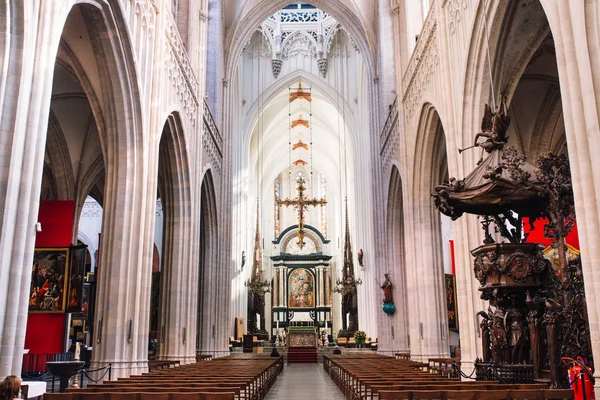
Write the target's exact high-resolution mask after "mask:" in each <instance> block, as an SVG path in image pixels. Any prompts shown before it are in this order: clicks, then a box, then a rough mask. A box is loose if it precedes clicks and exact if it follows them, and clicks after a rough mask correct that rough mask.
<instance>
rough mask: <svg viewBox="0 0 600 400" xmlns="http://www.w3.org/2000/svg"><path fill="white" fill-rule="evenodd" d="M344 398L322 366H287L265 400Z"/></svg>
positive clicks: (331, 399)
mask: <svg viewBox="0 0 600 400" xmlns="http://www.w3.org/2000/svg"><path fill="white" fill-rule="evenodd" d="M343 398H344V396H342V393H341V392H340V391H339V389H338V388H337V387H336V386H335V384H334V383H333V381H332V380H331V378H329V376H327V373H326V372H325V371H324V370H323V368H322V366H321V364H287V365H286V366H285V368H284V369H283V372H282V373H281V374H280V375H279V377H278V378H277V381H276V382H275V384H274V385H273V387H272V388H271V390H270V391H269V394H268V395H267V397H266V398H265V400H278V399H286V400H304V399H330V400H342V399H343Z"/></svg>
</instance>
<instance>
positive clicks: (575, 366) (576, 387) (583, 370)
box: [560, 357, 596, 400]
mask: <svg viewBox="0 0 600 400" xmlns="http://www.w3.org/2000/svg"><path fill="white" fill-rule="evenodd" d="M560 360H561V361H562V362H563V363H565V364H566V365H567V366H568V367H569V370H568V371H567V372H568V377H569V386H570V387H571V389H573V392H574V393H573V396H574V398H575V400H595V399H596V395H595V394H594V371H592V369H591V368H590V367H588V366H587V365H585V363H584V362H583V358H581V357H577V359H576V360H574V359H572V358H569V357H563V358H561V359H560ZM567 361H568V362H569V363H568V362H567Z"/></svg>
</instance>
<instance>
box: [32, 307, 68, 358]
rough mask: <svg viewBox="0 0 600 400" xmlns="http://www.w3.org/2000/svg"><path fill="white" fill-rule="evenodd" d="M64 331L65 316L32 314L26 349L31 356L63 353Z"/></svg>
mask: <svg viewBox="0 0 600 400" xmlns="http://www.w3.org/2000/svg"><path fill="white" fill-rule="evenodd" d="M64 330H65V314H50V313H30V314H29V317H28V318H27V333H26V334H25V348H26V349H29V353H30V354H50V353H62V352H63V333H64Z"/></svg>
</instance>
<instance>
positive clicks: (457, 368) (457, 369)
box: [452, 363, 477, 379]
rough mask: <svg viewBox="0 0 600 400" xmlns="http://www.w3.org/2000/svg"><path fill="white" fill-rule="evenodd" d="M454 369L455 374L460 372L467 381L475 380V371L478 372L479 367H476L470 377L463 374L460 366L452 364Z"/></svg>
mask: <svg viewBox="0 0 600 400" xmlns="http://www.w3.org/2000/svg"><path fill="white" fill-rule="evenodd" d="M452 368H453V369H454V373H456V372H458V373H459V374H460V376H462V377H463V378H465V379H473V375H474V374H475V371H476V370H477V367H474V368H473V372H471V374H470V375H467V374H465V373H464V372H463V370H462V369H460V367H459V366H458V365H456V363H453V364H452Z"/></svg>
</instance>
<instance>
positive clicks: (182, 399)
mask: <svg viewBox="0 0 600 400" xmlns="http://www.w3.org/2000/svg"><path fill="white" fill-rule="evenodd" d="M282 370H283V357H279V358H269V357H266V356H255V355H252V357H248V356H244V355H240V356H229V357H223V358H218V359H215V360H211V361H200V362H197V363H194V364H187V365H182V366H179V367H175V368H168V369H161V370H156V371H153V372H148V373H144V374H142V375H134V376H131V377H129V378H119V379H118V380H116V381H105V382H104V383H101V384H90V385H88V387H87V388H86V389H73V388H70V389H67V391H66V392H65V393H47V394H46V395H44V396H45V397H46V396H47V399H46V400H87V399H89V400H260V399H263V398H264V397H265V396H266V394H267V392H268V391H269V389H270V388H271V386H272V385H273V383H275V380H276V379H277V376H278V374H279V373H280V372H281V371H282Z"/></svg>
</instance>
